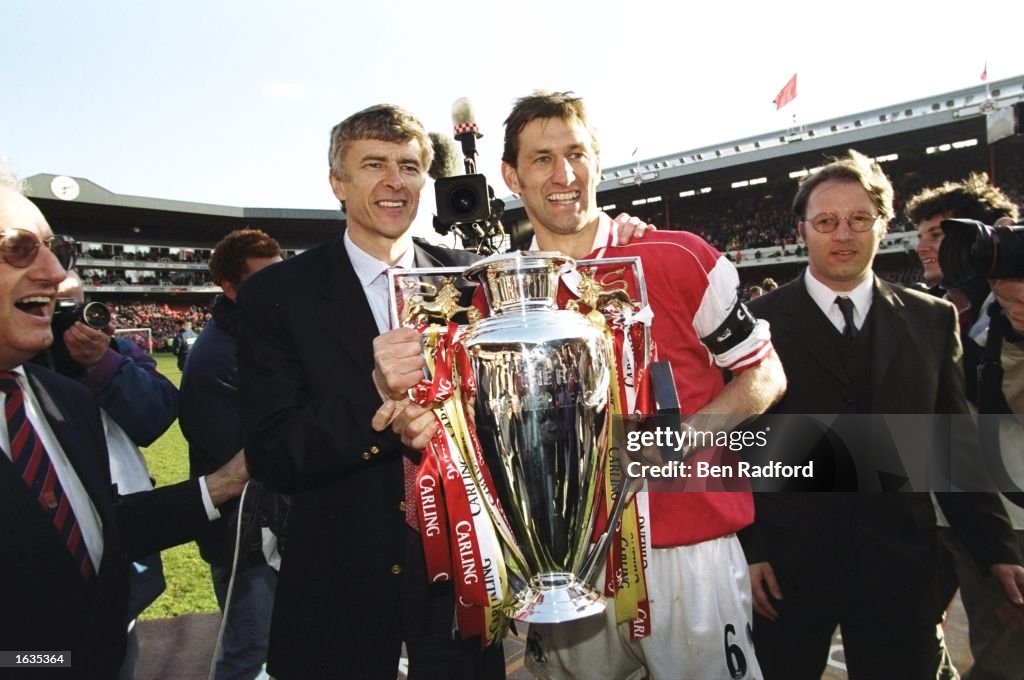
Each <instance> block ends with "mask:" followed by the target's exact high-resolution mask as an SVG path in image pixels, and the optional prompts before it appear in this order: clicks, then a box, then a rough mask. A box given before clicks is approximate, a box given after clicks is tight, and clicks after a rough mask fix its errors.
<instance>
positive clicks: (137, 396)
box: [36, 271, 178, 678]
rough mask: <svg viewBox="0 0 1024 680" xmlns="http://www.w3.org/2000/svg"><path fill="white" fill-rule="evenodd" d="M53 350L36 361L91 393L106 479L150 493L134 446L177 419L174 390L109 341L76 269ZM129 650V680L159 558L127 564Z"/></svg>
mask: <svg viewBox="0 0 1024 680" xmlns="http://www.w3.org/2000/svg"><path fill="white" fill-rule="evenodd" d="M57 299H58V302H57V308H56V310H55V311H54V314H53V320H52V324H51V325H52V327H53V337H54V343H53V345H52V346H51V347H50V348H49V349H48V350H47V351H46V352H44V353H42V354H41V355H39V356H38V357H37V358H36V361H37V363H42V364H43V365H49V366H50V367H51V368H53V369H54V370H56V371H57V372H58V373H60V374H62V375H64V376H66V377H68V378H72V379H76V380H78V381H79V382H81V383H82V384H83V385H85V386H86V387H87V388H89V391H90V392H91V393H92V395H93V397H94V398H95V399H96V403H97V404H99V406H100V409H101V411H100V414H101V416H102V418H103V429H104V432H105V434H106V438H107V448H108V450H109V452H110V474H111V479H112V481H113V482H114V484H116V485H117V488H118V492H119V493H122V494H125V493H135V492H137V491H146V490H148V489H152V488H153V482H152V480H151V479H150V476H149V470H148V469H147V467H146V463H145V460H144V459H143V457H142V453H141V452H140V451H139V447H140V446H149V445H150V444H152V443H153V442H154V441H156V440H157V439H158V438H159V437H160V435H162V434H163V433H164V432H166V431H167V428H169V427H170V426H171V424H172V423H173V422H174V421H175V419H176V418H177V417H178V390H177V389H176V388H175V387H174V385H173V384H171V381H170V380H168V379H167V378H165V377H164V376H163V375H161V374H160V373H159V372H158V371H157V370H156V361H155V360H154V359H153V358H152V357H150V356H149V355H147V354H146V353H145V352H143V351H142V350H141V349H140V348H139V346H138V345H136V344H135V343H134V342H132V341H130V340H127V339H125V338H118V337H116V336H114V325H113V320H112V317H111V314H110V311H109V310H108V309H107V308H106V306H105V305H103V304H102V303H100V302H90V303H88V304H86V302H85V293H84V291H83V290H82V282H81V280H80V279H79V277H78V274H77V273H75V272H74V271H71V272H68V275H67V278H65V279H64V281H63V282H62V283H61V284H60V285H59V286H58V288H57ZM129 579H130V584H131V585H130V596H129V605H128V606H129V622H128V647H127V652H126V655H125V660H124V664H123V665H122V667H121V671H120V676H119V677H121V678H133V677H134V676H135V664H136V661H137V660H138V655H139V646H138V645H139V643H138V637H137V635H136V633H135V619H136V617H137V616H138V615H139V614H140V613H142V611H143V610H145V609H146V607H148V606H149V605H150V604H152V603H153V601H154V600H156V598H157V597H159V596H160V594H161V593H162V592H163V591H164V589H165V588H166V582H165V581H164V575H163V564H162V562H161V559H160V554H159V553H156V554H153V555H149V556H147V557H145V558H141V559H139V560H137V561H136V562H134V563H132V564H131V565H130V567H129Z"/></svg>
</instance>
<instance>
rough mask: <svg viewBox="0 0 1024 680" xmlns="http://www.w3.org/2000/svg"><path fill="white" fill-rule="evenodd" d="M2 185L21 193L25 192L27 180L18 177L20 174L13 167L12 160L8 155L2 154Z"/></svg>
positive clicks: (0, 167)
mask: <svg viewBox="0 0 1024 680" xmlns="http://www.w3.org/2000/svg"><path fill="white" fill-rule="evenodd" d="M0 187H6V188H8V189H11V190H13V191H17V192H18V193H19V194H23V193H25V182H24V180H22V179H19V178H18V175H17V174H16V173H15V172H14V169H13V168H11V162H10V160H8V158H7V156H5V155H3V154H0Z"/></svg>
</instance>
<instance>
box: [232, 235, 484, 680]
mask: <svg viewBox="0 0 1024 680" xmlns="http://www.w3.org/2000/svg"><path fill="white" fill-rule="evenodd" d="M416 250H417V252H416V266H418V267H425V266H451V265H465V264H469V263H470V262H471V261H474V260H475V259H476V257H475V256H474V255H472V254H470V253H467V252H464V251H453V250H449V249H446V248H434V247H425V246H423V245H421V244H417V246H416ZM239 306H240V309H241V312H242V333H241V337H240V339H239V356H238V359H239V375H240V380H241V392H240V398H241V409H242V425H243V429H244V431H245V454H246V460H247V461H248V463H249V468H250V470H251V472H252V475H253V477H255V478H256V479H259V480H260V481H262V482H263V483H264V484H265V485H266V486H267V487H268V488H270V489H272V490H275V491H283V492H287V493H293V494H294V496H293V505H292V510H291V514H290V515H289V520H288V521H289V528H288V544H287V549H286V552H285V554H284V556H283V561H282V565H281V572H280V575H279V579H278V585H277V592H276V596H275V601H274V615H273V623H272V624H271V632H270V650H269V655H268V670H269V672H270V673H271V674H272V675H274V676H275V677H280V678H293V677H295V678H315V677H361V676H365V675H366V674H367V673H369V672H370V671H367V670H366V669H367V668H373V667H375V666H379V659H380V657H381V655H387V656H391V657H392V658H393V659H394V660H395V663H396V664H397V660H398V655H399V649H400V646H401V635H400V621H399V619H398V616H399V606H400V604H399V600H398V594H399V578H400V573H401V571H402V569H403V565H404V563H405V548H406V540H407V538H406V531H407V529H406V525H405V521H404V512H403V510H402V508H401V503H402V501H403V498H404V493H403V481H402V480H403V475H402V461H401V454H402V451H401V443H400V441H399V440H398V438H397V436H396V435H394V434H393V433H392V432H391V431H390V430H388V431H385V432H383V433H378V432H374V431H373V430H372V428H371V427H370V421H371V419H372V417H373V414H374V412H375V411H376V410H377V408H378V407H379V406H380V404H381V400H380V397H379V396H378V395H377V391H376V389H375V388H374V385H373V380H372V377H371V373H372V370H373V338H374V337H376V336H377V335H378V334H379V332H378V330H377V326H376V324H375V323H374V320H373V314H372V312H371V311H370V305H369V303H368V302H367V301H366V297H365V295H364V294H363V290H362V285H361V284H360V282H359V279H358V278H357V277H356V274H355V270H354V269H353V268H352V265H351V263H350V261H349V259H348V254H347V252H346V250H345V245H344V242H343V240H342V237H341V236H338V237H337V238H335V239H334V240H333V241H331V242H330V243H326V244H323V245H321V246H318V247H316V248H314V249H312V250H309V251H306V252H304V253H302V254H300V255H298V256H296V257H293V258H290V259H288V260H286V261H284V262H282V263H280V264H277V265H274V266H273V267H268V268H266V269H264V270H261V271H260V272H257V273H256V274H254V275H253V276H252V277H251V278H249V279H248V280H247V281H246V282H245V284H244V285H243V286H242V289H241V291H240V295H239ZM368 657H376V662H375V661H374V660H369V659H368ZM363 663H366V664H367V665H366V666H361V665H360V664H363ZM361 669H362V670H363V671H364V672H361Z"/></svg>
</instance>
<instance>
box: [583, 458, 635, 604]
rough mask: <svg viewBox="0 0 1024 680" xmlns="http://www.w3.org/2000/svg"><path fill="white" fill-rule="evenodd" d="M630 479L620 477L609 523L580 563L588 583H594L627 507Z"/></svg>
mask: <svg viewBox="0 0 1024 680" xmlns="http://www.w3.org/2000/svg"><path fill="white" fill-rule="evenodd" d="M630 481H631V480H630V478H629V477H627V476H626V475H622V477H621V478H620V480H619V485H618V489H616V492H617V493H616V496H615V504H614V505H612V514H611V515H610V516H609V517H608V524H607V525H606V526H605V530H604V533H603V534H601V535H600V536H599V537H598V539H597V543H595V544H594V549H593V550H591V551H590V554H588V555H587V557H586V559H585V560H583V564H582V565H580V573H579V576H580V580H582V581H583V582H584V583H586V584H588V585H593V584H594V575H595V574H596V573H597V568H598V566H600V565H601V564H602V563H603V562H604V555H605V552H606V551H607V550H608V541H609V540H611V537H612V532H613V531H614V529H615V527H616V526H618V524H619V520H620V519H621V518H622V511H623V510H625V509H626V495H627V494H626V490H627V489H628V487H629V482H630Z"/></svg>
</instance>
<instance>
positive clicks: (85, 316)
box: [82, 302, 110, 331]
mask: <svg viewBox="0 0 1024 680" xmlns="http://www.w3.org/2000/svg"><path fill="white" fill-rule="evenodd" d="M82 321H84V322H85V325H87V326H89V327H90V328H95V329H96V330H98V331H99V330H103V329H104V328H106V326H107V324H108V323H110V310H109V309H107V306H106V305H105V304H103V303H102V302H90V303H89V304H87V305H85V306H84V307H83V308H82Z"/></svg>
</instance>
